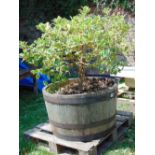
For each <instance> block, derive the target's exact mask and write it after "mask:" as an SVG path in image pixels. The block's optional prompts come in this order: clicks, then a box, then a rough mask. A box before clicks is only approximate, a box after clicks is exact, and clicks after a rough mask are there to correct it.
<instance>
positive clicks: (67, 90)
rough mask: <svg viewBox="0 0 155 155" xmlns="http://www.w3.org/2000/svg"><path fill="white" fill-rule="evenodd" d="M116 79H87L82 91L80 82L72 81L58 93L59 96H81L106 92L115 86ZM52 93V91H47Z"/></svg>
mask: <svg viewBox="0 0 155 155" xmlns="http://www.w3.org/2000/svg"><path fill="white" fill-rule="evenodd" d="M114 83H115V81H114V79H110V78H102V79H100V78H86V80H85V81H84V83H83V87H82V89H81V88H80V84H79V80H74V81H71V82H69V83H67V84H65V85H64V86H61V87H60V88H59V90H58V91H57V93H58V94H81V93H88V92H97V91H99V90H104V89H106V88H107V87H112V86H113V85H114ZM47 91H48V92H50V93H52V91H51V89H50V88H49V89H48V90H47Z"/></svg>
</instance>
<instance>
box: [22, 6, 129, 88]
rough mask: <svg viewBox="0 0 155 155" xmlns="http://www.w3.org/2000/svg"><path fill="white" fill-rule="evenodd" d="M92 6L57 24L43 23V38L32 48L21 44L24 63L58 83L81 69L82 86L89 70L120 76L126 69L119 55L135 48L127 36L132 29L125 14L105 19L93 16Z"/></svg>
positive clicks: (35, 42) (39, 27)
mask: <svg viewBox="0 0 155 155" xmlns="http://www.w3.org/2000/svg"><path fill="white" fill-rule="evenodd" d="M89 12H90V9H89V7H86V6H85V7H83V8H82V9H80V14H78V15H76V16H74V17H71V19H70V20H69V19H66V18H61V17H57V18H55V19H54V20H53V23H46V24H43V23H40V24H39V25H37V28H38V29H39V30H40V31H41V32H42V36H41V37H40V38H38V39H37V40H35V41H34V42H33V43H32V44H31V45H28V44H27V43H26V42H23V41H21V42H20V48H22V49H23V53H21V54H20V56H21V57H22V58H23V60H25V61H27V62H29V63H30V64H33V65H35V66H39V68H38V69H36V70H34V71H33V73H34V74H36V75H38V73H43V74H47V75H48V76H49V78H51V77H54V81H53V82H56V81H61V82H62V81H64V80H66V79H67V77H68V74H70V68H72V67H74V68H77V69H78V76H79V78H80V80H79V83H80V85H81V86H82V84H83V81H84V80H85V70H86V68H95V69H97V70H99V71H100V73H104V72H106V71H108V72H110V73H114V74H115V73H117V72H119V71H120V70H121V67H123V66H124V63H123V61H120V60H119V58H118V54H119V53H120V52H123V53H127V52H128V51H130V50H131V48H132V45H131V44H130V42H128V41H127V39H126V36H127V33H128V31H129V29H130V25H128V24H127V23H126V22H125V20H124V17H123V16H121V15H112V16H110V15H109V9H105V10H104V16H100V15H94V14H90V13H89Z"/></svg>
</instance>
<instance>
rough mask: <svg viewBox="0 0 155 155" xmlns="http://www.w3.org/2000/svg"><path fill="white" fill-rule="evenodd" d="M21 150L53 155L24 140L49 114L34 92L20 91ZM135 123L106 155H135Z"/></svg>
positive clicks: (33, 154)
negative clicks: (30, 130)
mask: <svg viewBox="0 0 155 155" xmlns="http://www.w3.org/2000/svg"><path fill="white" fill-rule="evenodd" d="M19 102H20V103H19V109H20V112H19V115H20V117H19V130H20V132H19V142H20V144H19V149H20V155H51V153H49V152H48V151H47V150H45V149H44V147H38V146H37V144H36V143H34V142H32V141H30V140H27V139H25V138H24V136H23V133H24V132H25V131H26V130H28V129H31V128H33V127H34V126H35V125H37V124H39V123H42V122H45V121H46V120H47V118H48V117H47V112H46V108H45V105H44V101H43V97H42V94H41V93H40V94H39V95H38V96H37V97H36V96H35V95H34V94H33V92H32V90H27V89H20V95H19ZM118 109H120V110H121V109H123V110H128V109H129V106H127V105H125V106H123V107H121V106H118ZM134 126H135V125H134V123H133V125H132V126H131V127H130V129H128V131H127V133H126V134H125V139H123V140H122V141H119V142H116V143H114V144H113V145H112V146H111V147H110V148H109V149H108V150H107V151H106V152H105V153H104V155H134V154H135V146H134V144H135V143H134V141H135V134H134Z"/></svg>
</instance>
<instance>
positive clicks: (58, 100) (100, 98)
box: [44, 90, 117, 105]
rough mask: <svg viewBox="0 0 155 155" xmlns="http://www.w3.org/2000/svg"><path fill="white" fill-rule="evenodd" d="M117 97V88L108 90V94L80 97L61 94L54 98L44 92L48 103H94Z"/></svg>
mask: <svg viewBox="0 0 155 155" xmlns="http://www.w3.org/2000/svg"><path fill="white" fill-rule="evenodd" d="M116 97H117V90H114V91H111V92H108V93H106V94H101V95H93V96H91V95H90V96H85V97H78V98H76V97H75V98H61V97H60V96H58V97H57V98H54V97H50V96H46V94H44V99H45V101H47V102H48V103H51V104H62V105H64V104H67V105H68V104H73V105H81V104H84V103H87V104H93V103H96V102H100V101H107V100H111V99H113V98H116Z"/></svg>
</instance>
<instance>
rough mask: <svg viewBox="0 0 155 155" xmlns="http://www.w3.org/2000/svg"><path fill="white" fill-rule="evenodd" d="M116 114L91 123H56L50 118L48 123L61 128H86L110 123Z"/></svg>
mask: <svg viewBox="0 0 155 155" xmlns="http://www.w3.org/2000/svg"><path fill="white" fill-rule="evenodd" d="M115 116H116V114H114V115H113V116H112V117H110V118H108V119H104V120H101V121H98V122H94V123H91V124H63V123H57V122H55V121H53V120H50V123H51V124H53V125H54V126H56V127H58V128H62V129H87V128H94V127H97V126H100V125H103V124H107V123H110V122H111V121H113V120H114V119H115Z"/></svg>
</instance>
